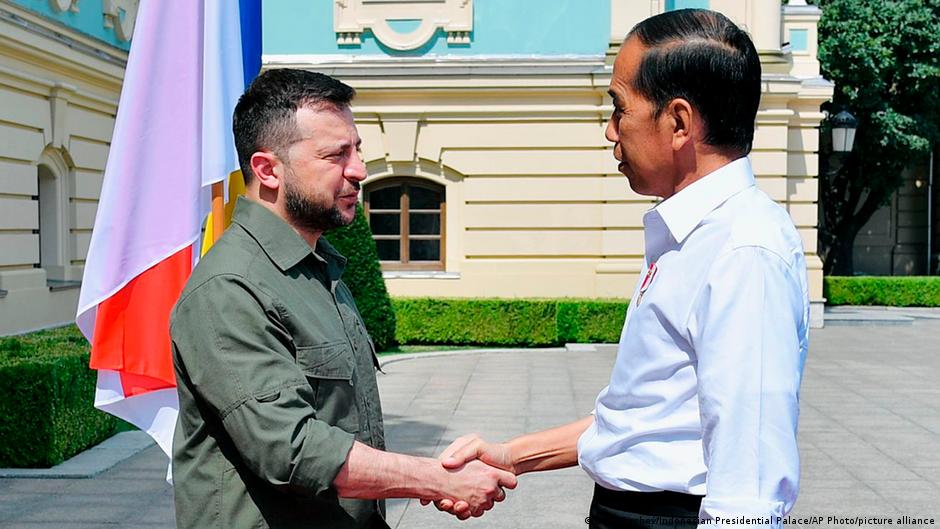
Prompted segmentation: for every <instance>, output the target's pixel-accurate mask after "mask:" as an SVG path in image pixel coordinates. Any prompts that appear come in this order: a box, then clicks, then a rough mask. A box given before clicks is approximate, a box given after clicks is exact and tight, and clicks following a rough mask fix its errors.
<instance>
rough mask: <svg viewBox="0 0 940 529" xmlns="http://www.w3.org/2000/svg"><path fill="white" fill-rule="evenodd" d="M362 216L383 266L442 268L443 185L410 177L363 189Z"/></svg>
mask: <svg viewBox="0 0 940 529" xmlns="http://www.w3.org/2000/svg"><path fill="white" fill-rule="evenodd" d="M363 195H364V198H365V210H366V216H367V217H368V219H369V226H370V227H371V228H372V237H373V238H374V239H375V245H376V247H377V248H378V251H379V261H380V262H381V263H382V269H383V270H443V269H444V211H445V208H444V204H445V201H444V187H443V186H440V185H437V184H434V183H431V182H428V181H425V180H419V179H414V178H394V179H389V180H382V181H379V182H377V183H375V184H372V185H368V186H366V188H365V190H364V193H363Z"/></svg>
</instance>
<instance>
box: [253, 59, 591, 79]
mask: <svg viewBox="0 0 940 529" xmlns="http://www.w3.org/2000/svg"><path fill="white" fill-rule="evenodd" d="M262 64H264V66H265V67H266V68H304V69H310V70H316V71H318V72H323V73H327V74H330V75H337V76H340V77H344V76H353V77H415V76H427V75H434V76H435V77H463V76H468V75H484V76H497V77H498V76H506V77H514V76H519V75H529V76H532V75H534V76H552V75H587V74H592V73H596V72H597V71H598V70H603V68H604V56H603V55H552V56H539V55H466V56H454V55H425V56H421V57H388V56H377V55H339V54H331V55H264V56H263V57H262Z"/></svg>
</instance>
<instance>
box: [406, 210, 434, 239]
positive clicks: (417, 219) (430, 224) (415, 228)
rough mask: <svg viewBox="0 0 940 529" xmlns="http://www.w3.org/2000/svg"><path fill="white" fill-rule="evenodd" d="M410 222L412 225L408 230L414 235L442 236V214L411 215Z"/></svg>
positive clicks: (409, 216)
mask: <svg viewBox="0 0 940 529" xmlns="http://www.w3.org/2000/svg"><path fill="white" fill-rule="evenodd" d="M408 221H409V222H410V223H411V224H410V225H409V226H410V229H409V230H408V231H409V232H410V233H411V234H412V235H440V234H441V214H440V213H410V214H409V215H408Z"/></svg>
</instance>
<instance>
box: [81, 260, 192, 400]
mask: <svg viewBox="0 0 940 529" xmlns="http://www.w3.org/2000/svg"><path fill="white" fill-rule="evenodd" d="M191 272H192V247H186V248H185V249H183V250H180V251H178V252H176V253H175V254H173V255H171V256H170V257H168V258H166V259H164V260H163V261H160V262H159V263H157V264H155V265H154V266H152V267H150V268H149V269H147V270H146V271H144V273H142V274H140V275H139V276H137V277H135V278H134V279H132V280H131V281H130V282H129V283H127V285H125V286H124V288H122V289H121V290H119V291H117V292H116V293H115V294H114V295H113V296H111V297H110V298H108V299H106V300H104V301H103V302H101V303H100V304H99V305H98V312H97V315H96V317H95V331H94V337H93V339H92V349H91V367H92V369H110V370H112V371H119V372H120V373H121V385H122V387H123V388H124V396H125V397H130V396H133V395H139V394H141V393H146V392H148V391H154V390H157V389H165V388H172V387H176V377H175V375H174V373H173V359H172V356H171V353H170V310H171V309H172V307H173V304H174V303H176V300H177V298H179V295H180V293H181V292H182V291H183V287H184V286H185V285H186V280H187V279H188V278H189V274H190V273H191ZM127 352H130V353H129V354H127Z"/></svg>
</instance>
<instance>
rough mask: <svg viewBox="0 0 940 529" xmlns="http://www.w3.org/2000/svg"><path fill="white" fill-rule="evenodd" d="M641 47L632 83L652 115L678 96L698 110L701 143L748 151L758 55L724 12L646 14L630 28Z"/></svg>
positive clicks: (758, 76)
mask: <svg viewBox="0 0 940 529" xmlns="http://www.w3.org/2000/svg"><path fill="white" fill-rule="evenodd" d="M634 36H635V37H637V38H638V39H639V40H640V43H642V44H643V45H644V46H646V47H647V50H646V52H645V54H644V56H643V59H642V61H641V63H640V66H639V68H638V70H637V74H636V78H635V79H634V80H633V88H634V90H636V91H637V92H639V93H640V94H641V95H642V96H643V97H645V98H646V99H648V100H649V101H651V102H652V103H653V106H654V107H655V108H656V115H657V116H659V115H660V113H661V112H662V111H663V110H664V109H665V108H666V105H667V104H669V102H670V101H672V100H673V99H676V98H682V99H685V100H687V101H688V102H689V103H691V104H692V106H693V107H695V109H696V110H698V111H699V112H700V113H701V115H702V119H703V121H704V122H705V127H706V128H707V134H706V136H705V139H704V142H705V143H706V144H707V145H714V146H716V147H721V148H726V149H733V150H735V151H737V152H740V153H741V154H747V153H749V152H750V151H751V143H752V142H753V140H754V120H755V118H756V117H757V108H758V106H759V105H760V83H761V69H760V57H758V55H757V49H756V48H755V47H754V43H753V42H752V41H751V38H750V37H749V36H748V34H747V33H746V32H745V31H744V30H742V29H741V28H739V27H738V26H736V25H735V24H734V23H733V22H731V21H730V20H728V18H727V17H725V16H724V15H722V14H720V13H716V12H714V11H707V10H705V9H680V10H677V11H669V12H666V13H662V14H660V15H656V16H654V17H650V18H648V19H646V20H644V21H642V22H640V23H639V24H637V25H636V26H634V28H633V29H631V30H630V33H629V34H628V35H627V39H629V38H630V37H634Z"/></svg>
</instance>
